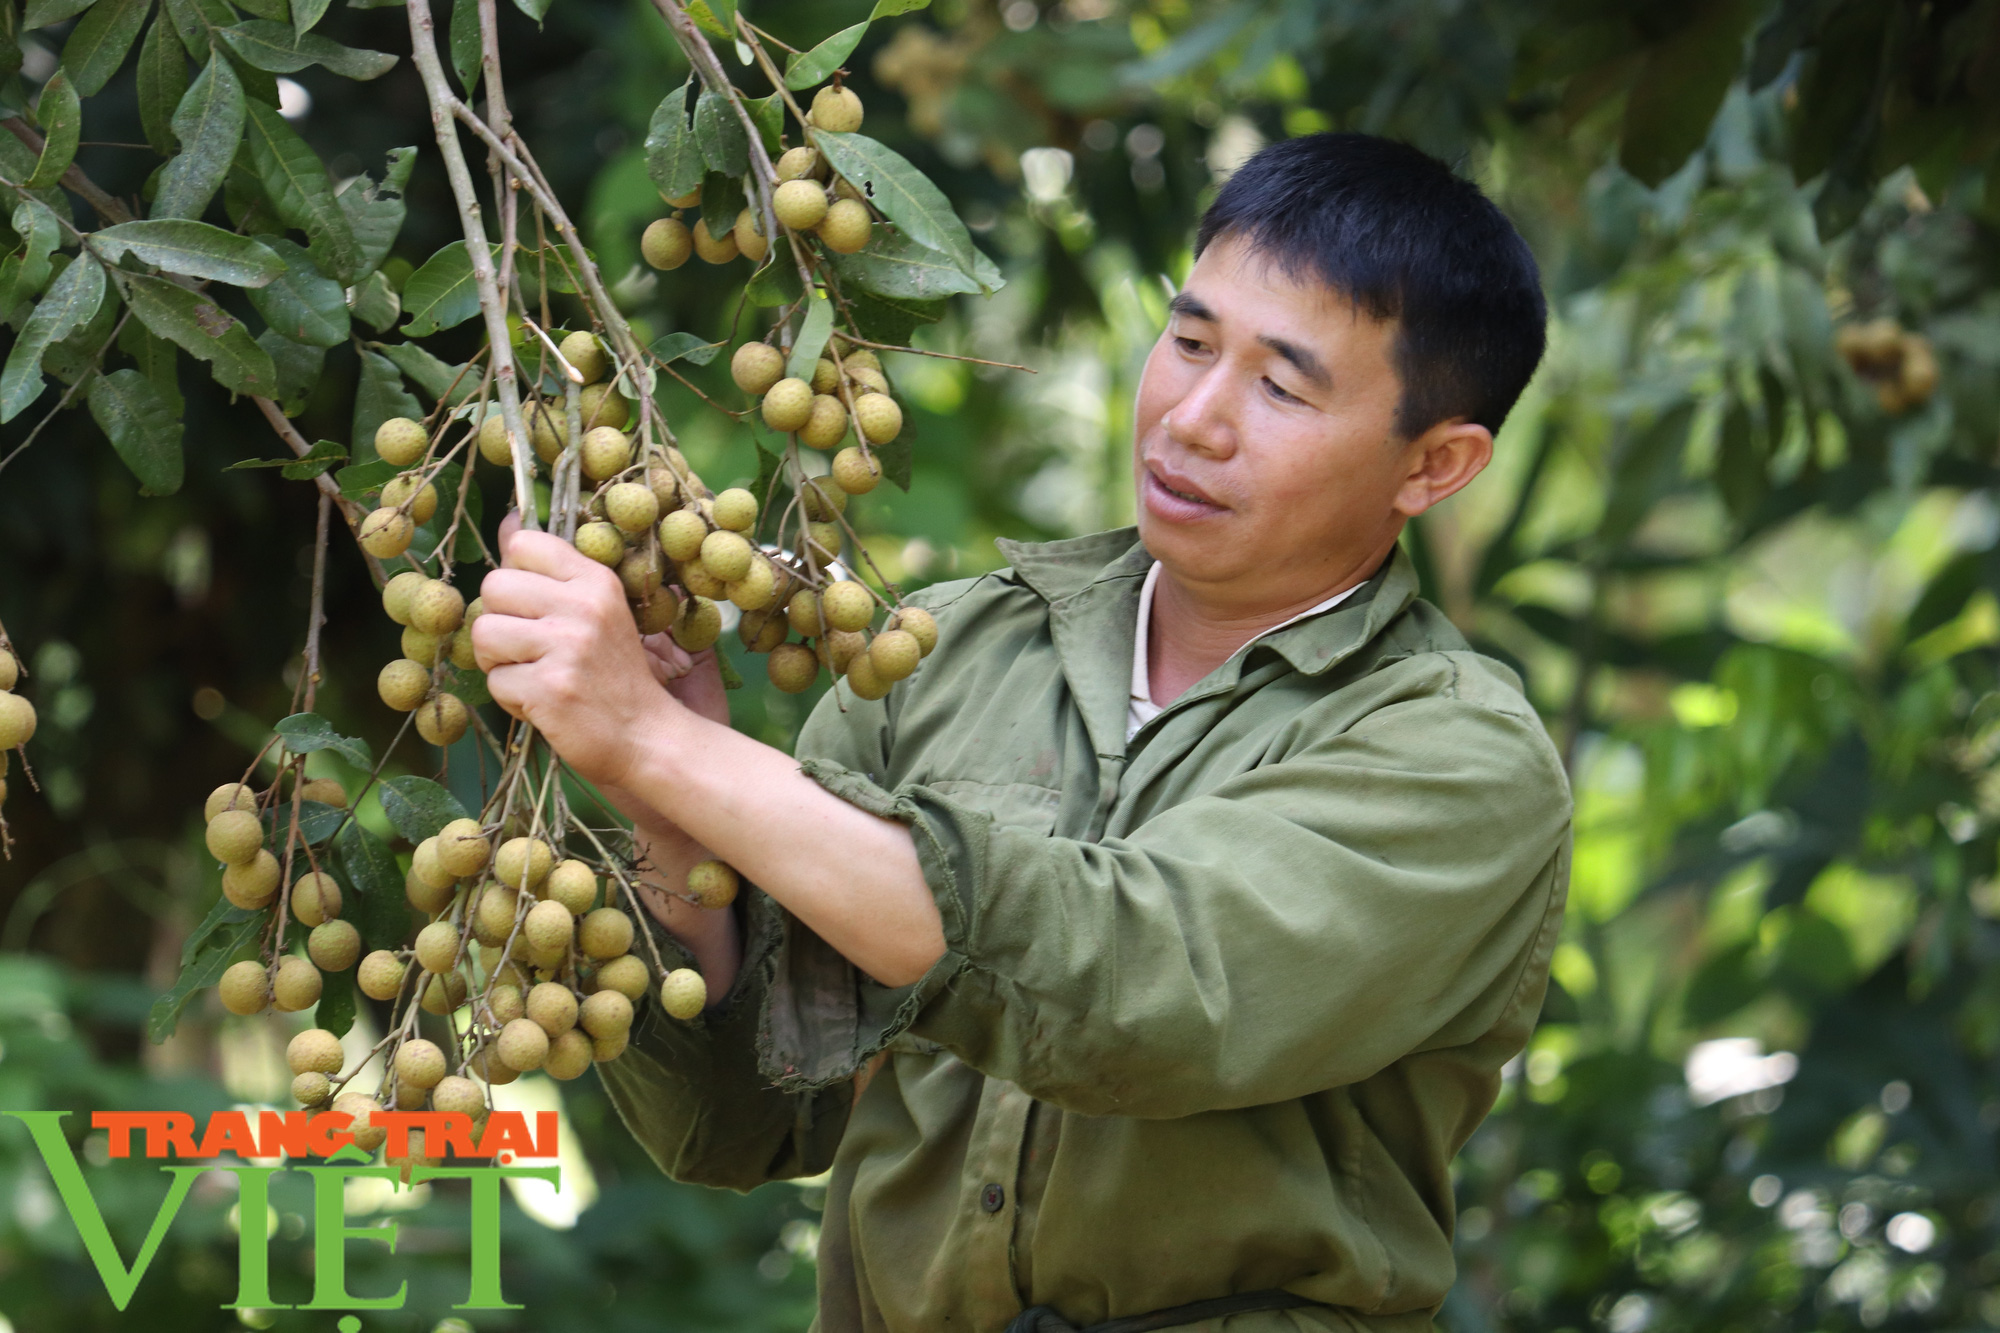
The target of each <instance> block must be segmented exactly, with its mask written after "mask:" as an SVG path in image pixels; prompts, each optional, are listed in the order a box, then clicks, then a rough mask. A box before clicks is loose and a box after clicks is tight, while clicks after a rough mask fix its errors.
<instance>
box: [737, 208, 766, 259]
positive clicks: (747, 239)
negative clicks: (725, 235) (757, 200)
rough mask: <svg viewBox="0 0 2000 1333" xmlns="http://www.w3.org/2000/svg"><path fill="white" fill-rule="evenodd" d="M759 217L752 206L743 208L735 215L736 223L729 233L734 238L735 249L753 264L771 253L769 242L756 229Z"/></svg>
mask: <svg viewBox="0 0 2000 1333" xmlns="http://www.w3.org/2000/svg"><path fill="white" fill-rule="evenodd" d="M758 223H759V218H758V217H757V211H756V210H755V209H753V208H745V209H744V210H743V211H742V212H740V213H738V214H737V215H736V225H735V226H734V227H732V228H731V229H730V235H732V236H734V237H735V238H736V249H737V251H738V252H739V253H741V254H742V255H743V256H744V257H745V258H747V259H748V260H749V261H750V262H751V263H753V264H761V263H763V262H764V256H765V255H768V254H770V253H771V242H770V241H769V240H767V239H766V238H765V236H764V233H763V232H762V231H760V230H759V229H758Z"/></svg>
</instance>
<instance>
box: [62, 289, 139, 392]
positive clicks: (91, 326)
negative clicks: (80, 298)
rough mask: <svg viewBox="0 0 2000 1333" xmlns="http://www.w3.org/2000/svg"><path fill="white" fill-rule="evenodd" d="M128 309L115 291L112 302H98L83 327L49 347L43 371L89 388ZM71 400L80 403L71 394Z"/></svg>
mask: <svg viewBox="0 0 2000 1333" xmlns="http://www.w3.org/2000/svg"><path fill="white" fill-rule="evenodd" d="M124 308H125V307H124V305H123V304H122V303H121V302H120V301H119V300H118V295H117V292H116V291H115V290H114V291H113V292H112V293H111V294H110V298H109V299H108V300H104V301H100V302H98V303H97V313H96V314H94V315H92V316H91V317H90V319H89V320H88V321H86V322H85V323H84V324H83V326H82V327H80V328H76V329H72V330H71V331H70V333H69V334H68V336H67V337H63V338H58V339H56V341H54V342H52V343H50V344H49V350H48V351H46V352H44V353H42V369H43V370H45V371H47V372H48V373H49V374H51V375H53V376H55V377H56V378H57V379H58V380H60V381H62V383H63V384H65V385H68V386H73V387H79V388H80V387H86V386H87V384H88V382H89V381H90V380H93V379H95V378H96V377H97V373H98V370H99V368H100V366H99V363H100V362H101V361H102V359H103V356H104V352H105V349H106V348H108V347H109V346H110V344H111V335H112V333H113V332H114V331H115V330H116V329H117V327H118V315H119V312H120V311H122V310H123V309H124ZM71 401H72V402H76V401H78V400H77V398H76V397H75V395H71Z"/></svg>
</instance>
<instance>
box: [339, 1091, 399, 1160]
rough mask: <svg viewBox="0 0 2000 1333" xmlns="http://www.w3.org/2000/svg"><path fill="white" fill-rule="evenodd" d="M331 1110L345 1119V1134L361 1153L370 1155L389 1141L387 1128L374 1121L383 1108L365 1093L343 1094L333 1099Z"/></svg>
mask: <svg viewBox="0 0 2000 1333" xmlns="http://www.w3.org/2000/svg"><path fill="white" fill-rule="evenodd" d="M333 1109H334V1110H336V1111H338V1112H340V1113H341V1114H342V1115H345V1116H346V1117H347V1130H346V1132H347V1134H348V1135H349V1136H350V1137H351V1138H352V1139H353V1140H354V1146H355V1147H357V1148H359V1149H361V1151H363V1152H365V1153H372V1152H374V1151H375V1150H376V1149H377V1148H380V1147H381V1146H382V1145H383V1144H384V1143H387V1142H388V1141H389V1131H388V1128H387V1127H386V1126H383V1125H378V1124H376V1123H375V1121H374V1117H375V1114H376V1113H377V1112H379V1111H381V1110H383V1109H385V1108H384V1107H383V1106H382V1104H381V1103H380V1102H378V1101H376V1100H375V1099H374V1098H373V1097H370V1096H369V1095H368V1094H367V1093H365V1092H343V1093H341V1094H340V1095H339V1096H338V1097H335V1098H334V1099H333Z"/></svg>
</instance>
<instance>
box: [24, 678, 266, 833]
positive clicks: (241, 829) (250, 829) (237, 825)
mask: <svg viewBox="0 0 2000 1333" xmlns="http://www.w3.org/2000/svg"><path fill="white" fill-rule="evenodd" d="M5 697H7V698H13V697H14V696H13V695H7V696H5ZM207 842H208V850H209V852H210V853H211V854H213V855H214V857H215V859H216V860H218V861H223V862H227V863H228V864H230V865H233V866H238V865H243V864H245V863H246V862H250V861H254V860H256V859H257V853H258V851H259V850H260V849H261V848H262V847H263V845H264V821H262V820H261V819H259V818H257V816H255V815H253V814H251V813H250V812H249V811H248V810H224V811H223V812H222V813H221V814H219V815H217V816H216V817H215V818H213V819H211V820H209V821H208V834H207Z"/></svg>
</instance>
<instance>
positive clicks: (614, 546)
mask: <svg viewBox="0 0 2000 1333" xmlns="http://www.w3.org/2000/svg"><path fill="white" fill-rule="evenodd" d="M575 545H576V549H577V550H578V551H580V552H582V553H583V554H584V555H587V556H589V557H590V558H591V559H592V560H595V561H596V562H597V563H598V564H600V565H604V566H607V567H608V568H612V569H616V568H617V567H618V562H619V561H620V560H623V559H624V558H625V536H624V534H623V533H621V532H619V531H618V528H617V526H616V525H615V524H611V523H586V524H584V525H583V526H582V527H580V528H578V529H577V530H576V542H575Z"/></svg>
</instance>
